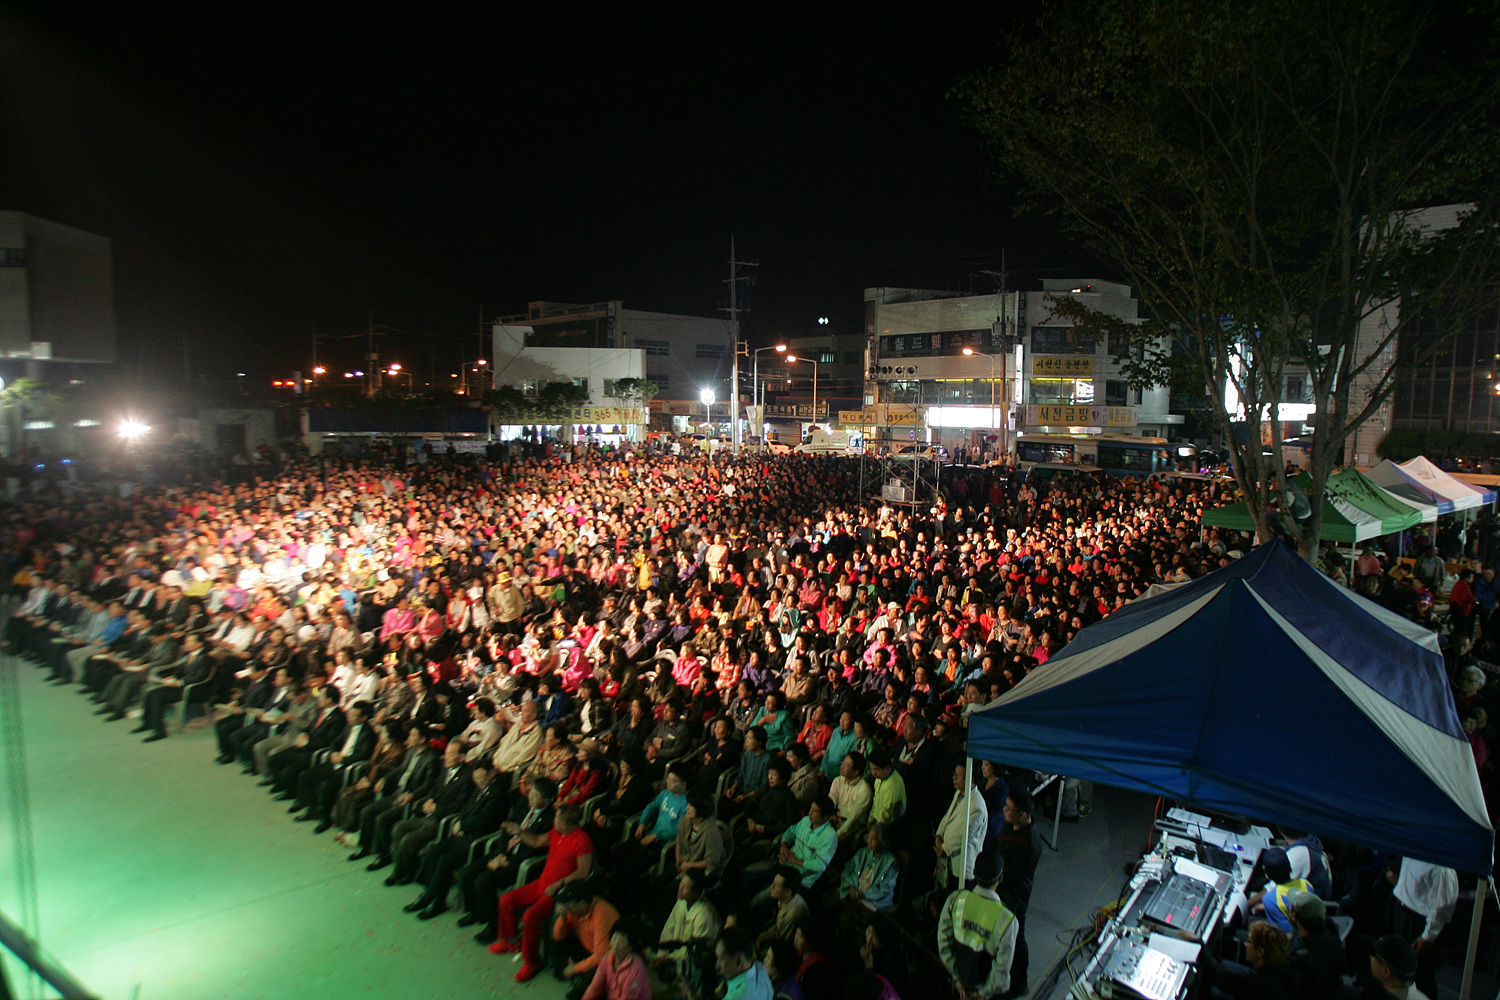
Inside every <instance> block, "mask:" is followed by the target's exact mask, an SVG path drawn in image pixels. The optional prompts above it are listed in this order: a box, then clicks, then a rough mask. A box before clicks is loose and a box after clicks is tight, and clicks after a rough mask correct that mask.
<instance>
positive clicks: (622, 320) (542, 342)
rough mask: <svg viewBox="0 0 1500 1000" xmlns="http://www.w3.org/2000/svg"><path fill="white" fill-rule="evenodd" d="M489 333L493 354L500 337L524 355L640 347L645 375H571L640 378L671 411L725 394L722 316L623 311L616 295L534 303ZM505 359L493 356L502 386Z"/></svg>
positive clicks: (726, 350) (727, 347)
mask: <svg viewBox="0 0 1500 1000" xmlns="http://www.w3.org/2000/svg"><path fill="white" fill-rule="evenodd" d="M495 337H496V350H497V352H498V351H500V350H501V347H502V345H501V338H502V337H503V338H504V340H505V348H506V350H511V351H513V350H514V349H515V347H516V346H517V345H519V346H520V347H524V348H526V349H527V352H528V353H530V352H532V351H533V350H534V349H563V348H591V349H593V350H628V351H632V352H634V351H639V352H641V357H642V358H643V359H644V361H643V363H644V374H643V375H630V376H626V375H619V374H609V375H606V374H604V373H603V370H602V369H601V370H600V372H599V374H598V375H597V376H595V375H590V374H588V373H584V374H579V375H576V376H572V377H574V378H583V379H597V381H599V382H601V383H602V381H603V380H604V379H611V380H612V379H615V378H626V377H631V378H638V377H644V378H646V379H647V380H648V381H651V382H654V383H655V384H656V386H657V389H658V390H659V392H658V394H657V400H658V401H659V402H658V406H657V408H658V409H666V410H668V411H669V412H687V413H692V414H697V413H700V412H701V411H702V405H703V404H702V403H701V402H699V400H700V398H701V395H702V392H703V390H705V389H712V390H714V397H715V399H717V400H719V401H720V404H719V405H721V406H722V405H724V403H725V402H726V401H727V400H728V399H729V382H730V373H731V371H732V366H733V357H732V356H731V354H730V351H731V350H732V347H731V344H730V324H729V321H728V320H727V319H719V318H713V317H705V316H685V315H681V314H678V313H660V312H645V311H643V310H640V309H627V308H625V305H624V303H623V302H621V301H619V300H611V301H609V302H595V303H591V304H583V305H577V304H567V303H561V302H532V303H530V305H529V306H528V307H527V310H526V312H525V313H524V314H522V315H518V316H507V317H505V318H503V319H501V320H500V321H499V322H498V323H497V324H495ZM503 364H504V361H503V359H501V358H500V356H499V354H497V356H496V363H495V372H496V376H495V377H496V378H497V379H499V384H502V385H503V384H506V382H505V380H504V378H503V377H502V375H501V372H500V369H501V366H502V365H503ZM588 388H589V392H590V393H591V394H593V393H595V392H602V390H603V388H604V387H603V386H602V385H598V386H596V385H594V384H593V383H592V382H591V383H590V384H589V386H588ZM606 395H607V394H606ZM695 407H696V408H697V409H694V408H695Z"/></svg>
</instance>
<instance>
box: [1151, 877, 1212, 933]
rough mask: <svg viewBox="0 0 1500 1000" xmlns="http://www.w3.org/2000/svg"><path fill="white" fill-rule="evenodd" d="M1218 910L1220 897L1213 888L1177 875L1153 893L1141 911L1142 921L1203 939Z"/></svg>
mask: <svg viewBox="0 0 1500 1000" xmlns="http://www.w3.org/2000/svg"><path fill="white" fill-rule="evenodd" d="M1218 911H1219V907H1218V898H1217V894H1216V893H1215V892H1214V888H1213V886H1211V885H1209V884H1208V883H1207V882H1201V881H1199V880H1198V879H1195V878H1191V877H1189V876H1187V875H1182V874H1178V873H1176V872H1174V873H1173V874H1171V875H1170V876H1168V877H1167V880H1166V881H1165V882H1163V883H1161V885H1159V886H1157V888H1156V891H1155V892H1154V893H1152V895H1151V898H1150V900H1149V901H1148V902H1147V903H1146V906H1145V909H1143V910H1142V911H1141V919H1143V920H1146V921H1150V922H1151V923H1154V924H1158V925H1160V926H1162V927H1170V928H1172V929H1173V930H1179V931H1186V932H1187V933H1189V934H1191V935H1192V936H1193V937H1195V938H1198V939H1199V940H1202V938H1203V932H1204V931H1205V930H1207V929H1208V927H1209V925H1210V924H1211V923H1212V922H1213V920H1214V917H1215V916H1216V915H1217V913H1218Z"/></svg>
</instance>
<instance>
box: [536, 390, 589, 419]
mask: <svg viewBox="0 0 1500 1000" xmlns="http://www.w3.org/2000/svg"><path fill="white" fill-rule="evenodd" d="M587 405H589V391H588V389H586V388H584V387H583V386H581V385H574V384H573V383H572V382H548V383H546V384H545V385H543V386H542V388H541V389H540V390H539V391H538V392H537V394H536V406H535V407H534V409H535V412H536V414H537V415H538V416H541V417H546V418H549V419H553V420H562V419H564V418H566V417H567V416H568V413H569V411H570V410H572V409H573V408H574V407H577V406H587Z"/></svg>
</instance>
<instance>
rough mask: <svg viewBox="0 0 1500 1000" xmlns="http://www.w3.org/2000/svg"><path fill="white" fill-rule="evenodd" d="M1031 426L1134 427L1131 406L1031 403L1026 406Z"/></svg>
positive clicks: (1028, 422) (1133, 413)
mask: <svg viewBox="0 0 1500 1000" xmlns="http://www.w3.org/2000/svg"><path fill="white" fill-rule="evenodd" d="M1026 423H1027V425H1029V426H1031V427H1048V426H1051V427H1134V426H1135V407H1133V406H1067V405H1062V404H1052V403H1033V404H1031V405H1029V406H1027V407H1026Z"/></svg>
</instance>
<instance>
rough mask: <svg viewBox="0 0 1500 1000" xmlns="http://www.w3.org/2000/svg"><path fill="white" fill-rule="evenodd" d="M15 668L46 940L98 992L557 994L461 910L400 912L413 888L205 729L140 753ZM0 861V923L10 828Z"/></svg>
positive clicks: (73, 699) (114, 997)
mask: <svg viewBox="0 0 1500 1000" xmlns="http://www.w3.org/2000/svg"><path fill="white" fill-rule="evenodd" d="M9 665H10V663H9V661H7V663H6V664H5V666H6V667H8V666H9ZM17 669H18V671H19V677H20V690H21V694H22V702H23V706H22V711H23V716H24V720H25V722H24V725H25V747H26V755H27V764H28V770H29V773H30V792H31V806H32V813H33V829H34V836H35V841H36V868H37V884H38V895H39V898H40V911H41V912H40V940H41V942H42V945H43V946H44V947H45V948H46V949H47V951H49V952H50V953H51V954H52V956H53V957H54V958H56V959H57V960H58V961H60V962H61V963H62V965H63V966H64V967H66V968H67V969H68V970H70V971H71V972H72V973H73V975H74V976H75V977H76V978H77V979H78V980H79V981H80V982H82V983H83V984H84V985H85V986H87V987H88V988H89V989H90V990H91V991H93V993H94V994H95V995H97V996H99V997H101V998H106V1000H128V998H138V1000H217V998H221V997H222V998H234V1000H248V998H254V997H268V998H272V1000H287V998H292V997H318V998H323V997H400V998H404V1000H406V998H409V1000H421V998H427V997H433V998H442V1000H462V998H468V997H494V996H502V997H507V996H517V997H520V996H526V997H534V998H537V1000H555V998H557V997H561V996H562V994H563V986H562V984H561V983H559V982H557V981H556V980H554V979H553V978H552V977H551V976H550V975H548V974H545V973H544V974H543V975H542V976H541V977H540V978H538V979H536V980H533V981H532V982H530V983H527V984H524V985H522V984H517V983H516V982H514V981H513V980H512V978H511V977H512V976H513V975H514V974H515V970H516V969H517V968H518V966H517V964H516V963H515V962H514V961H513V959H512V957H511V956H503V957H498V958H497V957H495V956H493V955H491V954H489V952H488V951H486V950H485V949H484V948H483V947H482V946H480V945H478V944H475V943H474V941H473V940H472V937H471V931H470V930H466V929H463V928H459V927H456V926H455V921H456V920H457V917H458V914H457V913H456V912H450V913H448V914H445V915H443V916H441V917H439V918H438V919H436V920H433V921H431V922H428V923H422V922H420V921H418V920H417V919H416V918H415V917H414V916H412V915H409V914H406V913H403V912H402V911H401V907H402V906H403V905H405V904H406V903H409V902H411V901H412V900H413V899H415V898H416V896H417V891H418V889H419V888H420V887H412V886H403V887H399V888H387V887H386V886H384V885H382V884H381V880H382V877H383V876H384V875H386V874H387V873H388V870H387V871H382V872H379V873H372V872H367V871H365V870H364V865H363V863H350V862H348V861H347V860H346V858H347V856H348V854H349V851H348V850H347V849H345V848H343V847H341V846H340V845H338V844H336V843H334V841H333V839H332V837H333V835H332V833H329V834H325V835H323V836H313V835H312V833H311V832H310V827H311V824H307V823H295V822H293V821H292V819H291V817H290V816H288V815H287V812H286V804H285V803H282V802H273V801H272V800H271V798H270V796H268V795H267V794H266V792H265V789H262V788H259V787H257V785H256V779H255V778H253V777H250V776H247V775H244V774H241V773H240V769H239V767H238V766H234V765H231V766H227V767H219V766H216V765H215V764H214V761H213V758H214V755H215V753H216V752H217V751H216V749H215V745H214V741H213V733H212V730H211V729H197V730H191V731H189V732H187V733H185V734H183V735H180V736H176V735H174V736H173V737H171V738H170V739H167V740H162V741H159V742H156V743H151V744H145V743H142V742H141V738H140V736H132V735H130V733H129V730H130V728H132V727H133V726H134V725H135V723H134V722H133V721H131V720H124V721H121V722H112V723H105V722H102V721H101V720H100V717H99V716H95V715H93V714H92V709H93V708H94V706H93V705H92V704H91V703H89V702H88V701H87V700H86V699H85V698H84V697H83V696H81V695H79V694H76V693H75V691H76V690H77V689H76V688H73V687H68V688H59V687H52V686H50V685H47V684H45V683H43V682H42V671H40V670H39V669H37V668H36V667H34V666H32V665H30V664H29V663H22V664H19V665H17ZM7 799H8V796H0V801H5V802H6V806H5V808H9V803H8V801H6V800H7ZM0 856H3V858H4V860H5V864H4V868H3V871H0V910H3V911H4V912H5V913H6V914H8V915H9V916H10V917H11V918H12V919H16V920H19V918H20V905H19V900H18V899H17V898H16V880H15V875H14V871H13V865H12V861H11V859H12V858H14V856H15V851H14V844H13V843H12V842H11V825H10V822H9V816H8V815H7V817H6V821H5V822H4V824H3V825H0ZM7 969H8V970H9V971H10V973H11V976H12V979H11V982H12V985H13V987H14V988H16V989H17V992H18V994H19V995H23V996H25V995H29V994H28V988H27V986H26V985H25V983H24V980H22V979H21V978H20V977H19V976H17V975H16V964H15V963H14V962H13V961H8V962H7ZM43 995H44V996H55V995H56V994H55V993H53V992H51V991H48V992H46V993H44V994H43Z"/></svg>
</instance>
